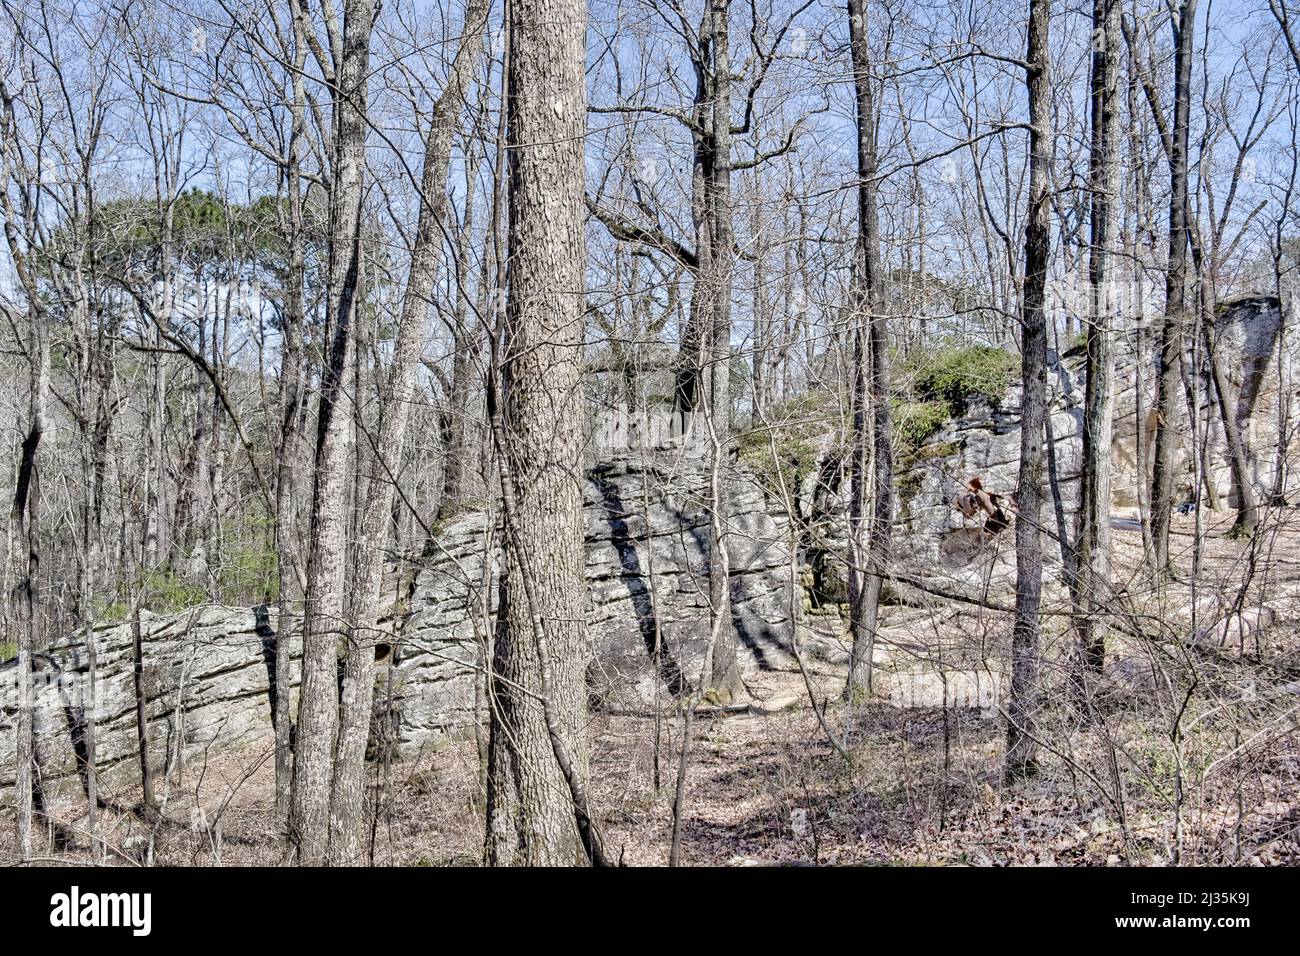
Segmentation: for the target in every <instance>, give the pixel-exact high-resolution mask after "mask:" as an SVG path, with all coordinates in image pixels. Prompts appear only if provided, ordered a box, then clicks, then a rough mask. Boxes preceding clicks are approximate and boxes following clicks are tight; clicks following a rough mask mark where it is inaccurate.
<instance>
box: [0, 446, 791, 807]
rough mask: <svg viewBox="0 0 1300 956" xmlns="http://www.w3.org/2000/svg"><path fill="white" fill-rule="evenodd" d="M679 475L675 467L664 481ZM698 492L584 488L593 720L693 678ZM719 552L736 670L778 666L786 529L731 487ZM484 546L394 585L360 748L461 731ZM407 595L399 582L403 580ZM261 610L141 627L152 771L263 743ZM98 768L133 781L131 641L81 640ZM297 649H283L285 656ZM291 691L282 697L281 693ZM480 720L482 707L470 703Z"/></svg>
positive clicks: (471, 699)
mask: <svg viewBox="0 0 1300 956" xmlns="http://www.w3.org/2000/svg"><path fill="white" fill-rule="evenodd" d="M679 467H680V466H679ZM706 490H707V478H706V476H705V475H704V474H702V473H701V472H700V471H698V470H697V469H694V468H689V467H688V468H684V469H683V470H680V471H675V470H674V463H673V462H672V461H671V460H664V461H654V460H643V459H637V458H628V459H623V460H619V461H616V462H609V463H605V464H603V465H601V466H599V467H597V468H595V469H593V470H592V471H591V472H589V474H588V479H587V482H586V513H587V579H588V582H589V594H590V601H589V604H588V612H587V613H588V621H589V623H590V632H589V633H590V635H591V639H592V648H591V651H592V655H591V661H592V663H591V667H590V670H589V685H590V693H591V698H592V702H593V705H594V706H597V707H604V708H610V709H615V710H636V709H642V708H645V707H648V706H650V705H652V704H653V702H654V701H655V700H656V699H658V700H667V699H668V695H670V694H672V693H675V692H676V693H680V692H681V691H682V690H684V689H686V688H687V687H690V686H693V685H694V684H695V683H696V681H697V680H698V677H699V674H700V671H701V667H702V665H703V660H704V655H705V653H706V651H707V646H708V637H709V603H708V559H709V554H708V552H709V548H708V520H709V519H708V512H707V511H706V509H705V493H706ZM732 496H733V508H734V516H733V520H732V524H731V527H730V531H731V536H730V539H729V543H728V552H729V556H730V562H731V563H730V566H731V600H732V623H733V625H734V627H735V629H736V633H737V635H738V640H739V642H740V652H741V653H740V661H741V665H742V668H743V669H744V670H746V671H749V672H752V671H754V670H761V669H764V668H771V667H776V666H783V665H784V666H789V665H790V664H791V663H792V659H791V657H790V655H789V647H790V637H791V634H792V631H793V628H792V624H791V606H792V605H791V570H790V550H789V542H788V523H787V522H786V521H785V518H784V515H783V514H781V513H780V511H779V510H778V509H774V508H773V507H772V505H771V503H770V502H768V501H767V500H766V499H765V497H764V495H763V493H762V492H761V491H760V490H759V489H758V487H757V485H756V484H755V483H754V482H753V481H752V480H750V479H748V478H746V477H743V476H742V477H739V478H737V479H736V480H735V481H734V482H733V484H732ZM495 553H496V548H495V545H494V531H493V528H492V525H491V524H490V523H489V521H488V519H487V517H486V516H485V515H482V514H472V515H469V516H466V517H464V518H462V519H460V520H458V521H456V522H454V523H452V524H451V525H450V526H449V527H448V528H446V529H445V530H444V532H443V533H441V534H440V535H439V536H438V542H437V547H436V548H435V549H433V551H432V552H431V553H430V554H428V555H426V556H425V557H424V558H423V559H422V560H421V561H419V562H418V566H419V570H418V572H417V573H416V574H415V576H414V579H413V583H409V584H407V585H404V586H403V589H404V590H406V591H407V593H406V594H404V595H402V596H401V600H400V601H399V605H398V606H399V608H402V609H403V611H402V613H401V614H399V615H398V616H397V617H396V618H395V619H394V620H392V621H390V622H389V626H390V627H392V626H394V625H397V626H396V627H395V631H396V633H395V635H394V642H393V645H392V647H393V648H394V650H393V651H392V652H391V654H390V655H389V657H388V658H387V666H381V667H380V668H379V671H380V685H379V688H378V690H377V692H376V710H377V712H378V716H377V728H378V729H379V730H380V732H379V733H377V734H376V735H375V738H376V741H377V742H379V743H382V742H383V740H384V739H388V740H391V741H392V742H393V743H395V744H396V745H397V746H398V748H399V749H401V750H405V751H410V750H413V749H419V748H421V747H425V746H435V745H437V744H438V743H439V742H440V741H442V740H444V739H446V738H448V737H449V736H454V735H458V734H462V733H464V732H466V731H467V729H468V728H470V727H472V726H473V723H474V720H475V712H476V689H477V688H476V684H477V683H478V681H479V680H480V679H481V674H482V668H481V663H480V660H481V658H480V648H481V647H482V642H483V638H484V636H485V635H486V634H488V633H490V630H491V627H492V620H491V618H492V612H493V610H494V607H495V600H496V586H495V575H496V568H495V566H494V565H495V562H493V561H489V562H488V566H486V567H485V565H484V555H485V554H489V555H495ZM408 581H409V579H408ZM273 614H274V611H273V610H271V611H268V609H266V608H264V607H261V608H253V609H242V608H224V607H216V606H210V607H201V608H195V609H193V610H191V611H188V612H186V613H183V614H179V615H167V616H158V615H151V614H147V613H146V614H144V615H142V619H141V637H142V644H143V649H144V661H145V666H144V677H145V680H144V686H145V692H146V694H147V697H148V701H149V703H148V714H149V721H150V732H151V737H152V741H151V744H152V750H153V754H152V759H153V761H154V762H155V763H156V765H157V766H158V767H159V768H160V770H161V769H169V768H175V767H178V766H180V765H181V764H182V763H183V762H185V761H190V762H191V763H192V762H195V761H199V760H201V759H202V755H203V753H204V752H205V751H206V750H208V749H209V748H214V747H216V748H219V747H225V746H232V745H245V746H254V747H256V746H261V747H265V748H267V749H268V751H269V750H270V748H271V747H272V746H273V742H274V728H273V726H272V723H271V714H272V712H273V695H274V692H275V691H274V683H273V677H274V673H275V653H276V647H277V635H276V631H275V627H274V625H275V621H274V619H273V616H272V615H273ZM95 640H96V643H97V646H98V657H99V668H98V669H99V680H98V682H97V685H96V693H95V711H94V712H95V713H97V714H98V715H99V716H98V721H97V723H98V732H99V736H98V760H97V763H98V764H99V766H100V768H101V774H102V775H103V779H104V780H105V782H106V784H107V785H109V786H112V785H113V784H114V783H116V782H127V781H129V780H132V779H135V778H136V777H137V776H138V759H137V754H136V750H137V748H136V730H135V710H134V706H135V705H134V701H135V697H134V683H133V654H132V627H131V625H130V624H120V625H114V626H111V627H103V628H99V629H97V630H96V631H95ZM295 643H296V642H295ZM37 669H38V684H39V693H38V697H37V727H38V731H39V737H40V738H41V740H42V741H43V749H42V753H41V754H40V761H41V774H42V777H43V778H44V780H45V782H46V784H47V789H48V790H49V791H50V792H51V793H53V794H57V793H58V792H74V793H75V791H76V790H77V784H78V781H77V779H76V773H77V752H78V748H79V747H80V746H81V731H82V728H83V727H84V725H85V714H86V709H87V707H88V706H89V700H90V697H89V682H88V674H87V671H88V668H87V662H86V655H85V638H84V635H81V634H78V635H73V636H70V637H68V638H65V639H63V640H61V641H60V642H59V643H58V644H56V645H55V646H53V647H51V648H49V649H48V650H47V651H46V652H44V653H43V654H41V655H40V658H39V660H38V663H37ZM291 692H292V691H291ZM479 699H480V703H479V705H478V706H480V707H481V706H482V704H481V695H480V698H479ZM0 709H2V716H3V723H4V730H3V731H0V789H2V788H8V787H11V786H12V783H13V775H14V734H13V732H12V726H13V720H14V717H15V714H16V673H15V667H14V664H13V662H10V663H8V664H5V665H3V666H0Z"/></svg>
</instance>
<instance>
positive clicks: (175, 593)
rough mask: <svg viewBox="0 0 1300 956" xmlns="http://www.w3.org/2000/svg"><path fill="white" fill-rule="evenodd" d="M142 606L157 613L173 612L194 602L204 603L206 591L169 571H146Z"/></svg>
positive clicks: (206, 597) (206, 596)
mask: <svg viewBox="0 0 1300 956" xmlns="http://www.w3.org/2000/svg"><path fill="white" fill-rule="evenodd" d="M141 583H142V584H143V585H144V591H145V593H144V606H145V607H147V608H148V609H149V610H151V611H156V612H157V613H159V614H175V613H176V612H177V611H183V610H185V609H186V608H189V607H193V606H194V605H196V604H205V603H207V600H208V592H207V591H206V590H205V589H204V588H202V587H201V586H199V585H198V584H195V583H194V582H192V581H186V580H185V579H184V578H182V577H181V576H180V575H178V574H175V573H174V572H171V571H166V570H157V571H146V572H145V575H144V580H143V581H142V582H141Z"/></svg>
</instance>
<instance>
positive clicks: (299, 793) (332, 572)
mask: <svg viewBox="0 0 1300 956" xmlns="http://www.w3.org/2000/svg"><path fill="white" fill-rule="evenodd" d="M374 14H375V2H374V0H347V2H346V3H345V5H344V18H343V50H342V62H341V63H340V64H339V65H338V68H337V78H336V84H337V87H338V93H337V95H336V97H335V101H334V140H335V142H334V162H335V168H334V181H333V191H332V195H331V197H330V205H331V208H330V217H329V219H330V251H329V296H328V303H329V319H330V326H331V328H330V332H331V335H330V336H329V338H330V354H329V360H328V362H327V363H326V367H325V369H324V373H323V374H322V376H321V385H320V406H319V407H320V411H319V419H318V423H317V436H316V462H315V480H316V483H315V487H314V488H313V489H312V503H311V532H310V541H309V545H308V552H307V561H308V564H307V597H306V601H305V602H304V607H303V657H302V686H301V690H300V693H299V701H298V746H297V748H296V752H295V754H294V765H293V778H292V798H291V800H290V837H291V840H292V842H293V845H294V847H295V850H296V853H297V858H298V862H299V863H301V864H303V865H319V864H320V863H322V862H324V860H325V857H326V850H327V845H328V842H329V802H330V790H331V787H332V784H333V771H334V766H333V764H334V760H333V754H334V743H335V732H336V728H337V725H338V644H339V639H340V638H341V637H342V636H343V632H344V630H345V628H344V610H345V608H344V597H343V595H344V572H345V569H346V567H347V540H346V536H347V529H348V502H349V494H348V475H349V459H350V458H351V455H352V404H353V402H352V400H353V398H354V395H353V391H354V387H355V364H354V361H353V359H354V353H355V350H356V311H357V301H356V299H357V285H358V276H359V273H360V271H361V200H362V192H363V190H362V178H363V175H364V168H365V141H366V129H367V125H366V116H365V110H366V94H367V72H368V69H369V60H370V33H371V28H372V26H373V22H374Z"/></svg>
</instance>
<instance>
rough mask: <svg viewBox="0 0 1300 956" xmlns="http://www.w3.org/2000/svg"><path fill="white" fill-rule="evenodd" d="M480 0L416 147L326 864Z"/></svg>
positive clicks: (375, 616) (351, 844)
mask: <svg viewBox="0 0 1300 956" xmlns="http://www.w3.org/2000/svg"><path fill="white" fill-rule="evenodd" d="M487 7H488V4H487V0H471V3H470V5H469V7H468V9H467V10H466V11H465V26H464V32H463V34H462V36H461V41H460V47H459V48H458V50H457V52H456V58H455V61H454V63H453V64H452V69H451V75H450V76H449V78H448V81H447V88H446V90H444V91H443V94H442V95H441V96H440V97H439V98H438V102H437V103H436V104H435V106H434V110H433V119H432V122H431V124H430V129H429V133H428V138H427V140H426V142H425V150H424V173H423V176H422V179H421V183H420V192H421V202H420V213H419V218H418V220H417V224H416V232H415V242H414V246H413V248H412V250H411V267H410V275H409V278H408V279H407V284H406V291H405V293H404V295H403V299H402V311H401V315H400V316H399V318H398V326H397V336H396V341H395V342H394V344H393V362H392V368H391V370H390V372H389V376H388V384H387V387H386V389H385V395H384V407H383V419H382V421H381V423H380V426H379V437H378V441H377V442H376V444H375V449H374V455H373V458H372V469H371V474H370V481H369V483H368V494H367V495H366V499H365V504H364V506H363V512H362V517H361V533H360V534H359V535H358V537H357V544H356V550H357V559H356V578H355V585H356V586H355V587H353V588H352V589H351V591H350V593H351V607H350V608H349V613H348V622H349V624H350V628H351V632H350V634H349V639H348V647H347V653H346V655H345V658H344V665H343V697H342V702H341V708H340V711H339V731H338V752H337V756H336V759H335V766H334V785H333V794H332V796H331V799H330V848H329V860H330V863H331V864H332V865H336V866H338V865H347V866H355V865H358V864H360V863H362V862H363V861H362V856H361V850H362V835H363V834H362V825H361V824H362V811H363V809H364V804H365V792H364V786H363V784H364V771H365V755H366V742H367V740H368V739H369V736H370V724H371V713H372V710H373V706H374V686H375V680H374V673H373V667H374V659H375V653H374V646H375V634H376V630H375V628H376V623H377V622H378V620H379V614H380V611H381V607H380V602H381V599H382V591H383V575H384V555H385V553H386V548H385V547H384V546H385V544H386V543H387V538H388V534H387V529H388V525H389V518H390V514H391V511H392V506H393V486H394V484H395V482H396V480H397V476H398V474H399V473H400V471H401V454H402V445H403V444H404V443H405V441H406V431H407V424H408V422H409V421H410V410H411V407H412V406H413V405H414V397H415V370H416V368H417V366H418V364H419V357H420V352H421V351H422V350H423V348H424V333H425V322H426V316H427V315H428V311H429V302H430V301H431V299H432V296H433V287H434V283H435V281H436V280H437V277H438V257H439V255H440V254H441V252H442V237H443V233H444V231H445V230H446V225H447V224H446V218H447V174H448V170H449V168H450V166H451V148H452V140H453V138H454V136H455V133H456V127H457V122H458V120H459V119H460V113H461V108H462V107H463V106H464V103H465V89H466V87H467V86H468V85H469V82H470V78H471V77H472V75H473V72H474V69H475V65H476V63H477V60H478V54H479V51H480V50H481V49H482V46H483V31H484V28H485V25H486V20H487Z"/></svg>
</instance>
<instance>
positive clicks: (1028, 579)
mask: <svg viewBox="0 0 1300 956" xmlns="http://www.w3.org/2000/svg"><path fill="white" fill-rule="evenodd" d="M1050 19H1051V0H1029V41H1028V53H1027V56H1026V64H1025V89H1026V91H1027V93H1028V95H1029V196H1028V202H1029V209H1028V216H1027V218H1026V222H1025V253H1024V254H1025V284H1024V293H1023V295H1022V298H1021V307H1020V371H1021V377H1022V379H1023V383H1024V384H1023V389H1022V396H1023V397H1022V400H1021V409H1020V472H1019V478H1018V481H1019V487H1018V488H1017V490H1016V511H1017V514H1016V614H1015V623H1014V624H1013V626H1012V633H1011V700H1010V704H1009V706H1008V707H1007V717H1008V726H1007V764H1006V776H1007V778H1008V780H1013V779H1015V778H1017V777H1023V776H1027V775H1030V774H1032V773H1033V772H1034V771H1035V769H1036V757H1037V747H1038V745H1037V742H1036V737H1037V734H1036V730H1037V718H1038V709H1039V705H1040V699H1041V691H1040V688H1039V638H1040V630H1041V624H1040V621H1039V607H1040V604H1041V603H1042V596H1043V543H1042V531H1041V528H1040V524H1039V522H1040V514H1041V511H1042V504H1043V490H1042V486H1043V435H1044V423H1045V421H1046V418H1047V310H1046V304H1047V267H1048V260H1049V257H1050V254H1051V240H1050V228H1051V222H1050V219H1051V195H1050V183H1051V166H1052V112H1051V109H1052V90H1051V48H1050V45H1049V37H1050V30H1049V24H1050Z"/></svg>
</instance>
